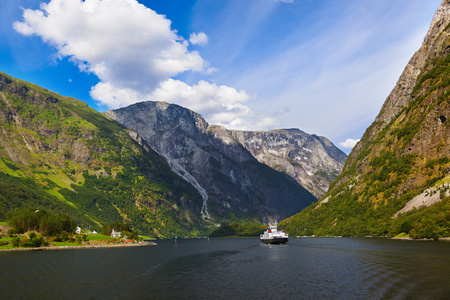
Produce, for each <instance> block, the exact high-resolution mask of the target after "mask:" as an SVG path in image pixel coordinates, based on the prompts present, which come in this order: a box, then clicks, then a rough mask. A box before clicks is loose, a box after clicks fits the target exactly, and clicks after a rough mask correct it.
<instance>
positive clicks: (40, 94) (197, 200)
mask: <svg viewBox="0 0 450 300" xmlns="http://www.w3.org/2000/svg"><path fill="white" fill-rule="evenodd" d="M130 135H132V136H133V137H134V138H135V139H136V140H137V141H138V142H139V144H141V146H142V147H141V146H140V145H139V144H138V143H136V142H135V141H133V140H132V139H131V138H130ZM0 191H1V192H0V219H3V220H4V218H5V214H6V213H8V212H9V211H11V210H13V209H15V208H23V207H30V206H31V207H35V208H39V209H44V210H48V211H53V212H55V213H65V214H68V215H70V216H71V217H72V218H74V219H75V220H76V221H77V222H78V224H79V225H81V226H82V227H84V226H86V227H87V226H91V228H96V229H97V230H100V229H101V227H102V226H104V225H108V224H110V223H113V222H127V223H129V224H131V225H132V226H133V228H134V229H136V230H138V231H139V232H140V233H143V234H146V235H152V236H157V237H170V236H175V235H178V236H196V235H198V234H199V232H198V230H199V228H201V227H202V225H204V224H203V220H202V219H201V207H202V199H201V196H200V195H199V194H198V193H197V191H196V190H195V189H194V188H193V187H192V185H190V184H189V183H187V182H186V181H184V180H183V179H182V178H181V177H179V176H178V175H176V174H175V173H173V172H172V171H171V169H170V167H169V166H168V164H167V162H166V161H165V159H164V158H163V157H161V156H160V155H158V154H157V153H156V152H154V151H153V150H152V149H151V148H150V147H148V145H146V144H145V142H144V141H142V140H141V139H140V138H139V136H138V135H137V134H136V133H128V132H127V130H126V129H125V128H124V127H123V126H121V125H120V124H117V123H116V122H113V121H111V120H109V119H107V118H106V117H104V116H103V115H102V114H100V113H98V112H96V111H95V110H93V109H91V108H89V107H88V106H87V105H86V103H84V102H81V101H79V100H76V99H72V98H68V97H63V96H61V95H58V94H56V93H53V92H51V91H48V90H46V89H43V88H40V87H38V86H35V85H33V84H30V83H27V82H24V81H21V80H18V79H15V78H13V77H10V76H8V75H6V74H3V73H1V72H0Z"/></svg>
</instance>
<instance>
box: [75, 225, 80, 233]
mask: <svg viewBox="0 0 450 300" xmlns="http://www.w3.org/2000/svg"><path fill="white" fill-rule="evenodd" d="M75 232H76V233H77V234H81V228H80V226H77V229H75Z"/></svg>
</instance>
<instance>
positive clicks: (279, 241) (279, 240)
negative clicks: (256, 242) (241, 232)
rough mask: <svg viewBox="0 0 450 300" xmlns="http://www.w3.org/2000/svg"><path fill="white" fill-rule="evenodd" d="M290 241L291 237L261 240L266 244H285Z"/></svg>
mask: <svg viewBox="0 0 450 300" xmlns="http://www.w3.org/2000/svg"><path fill="white" fill-rule="evenodd" d="M288 241H289V238H285V237H280V238H273V239H261V242H262V243H264V244H284V243H287V242H288Z"/></svg>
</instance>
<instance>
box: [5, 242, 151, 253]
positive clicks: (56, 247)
mask: <svg viewBox="0 0 450 300" xmlns="http://www.w3.org/2000/svg"><path fill="white" fill-rule="evenodd" d="M154 245H156V243H154V242H140V243H124V244H102V243H96V244H93V245H80V246H46V247H38V248H12V249H0V252H21V251H44V250H45V251H47V250H69V249H96V248H119V247H141V246H154Z"/></svg>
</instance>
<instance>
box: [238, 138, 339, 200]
mask: <svg viewBox="0 0 450 300" xmlns="http://www.w3.org/2000/svg"><path fill="white" fill-rule="evenodd" d="M230 132H231V135H232V136H233V137H234V138H236V139H237V140H238V141H239V142H240V143H241V144H242V145H243V146H244V147H245V148H246V149H247V150H248V151H250V153H251V154H252V155H253V156H254V157H255V158H256V159H257V160H258V161H259V162H261V163H264V164H266V165H268V166H270V167H271V168H273V169H275V170H278V171H280V172H285V173H286V174H288V175H289V176H291V177H292V178H294V179H295V180H296V181H297V182H298V183H299V184H300V185H302V186H303V187H305V188H306V189H307V190H308V191H310V192H311V193H312V194H313V195H314V196H316V197H317V198H321V197H322V196H323V195H324V194H325V193H326V192H327V190H328V186H329V185H330V183H331V182H332V181H333V180H334V179H336V177H337V176H338V175H339V174H340V173H341V172H342V168H343V166H344V163H345V160H346V159H347V155H346V154H345V153H344V152H342V151H341V150H340V149H338V148H337V147H336V146H334V145H333V143H331V142H330V141H329V140H328V139H327V138H325V137H319V136H317V135H309V134H307V133H305V132H303V131H301V130H299V129H281V130H271V131H267V132H264V131H237V130H231V131H230Z"/></svg>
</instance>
